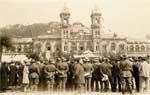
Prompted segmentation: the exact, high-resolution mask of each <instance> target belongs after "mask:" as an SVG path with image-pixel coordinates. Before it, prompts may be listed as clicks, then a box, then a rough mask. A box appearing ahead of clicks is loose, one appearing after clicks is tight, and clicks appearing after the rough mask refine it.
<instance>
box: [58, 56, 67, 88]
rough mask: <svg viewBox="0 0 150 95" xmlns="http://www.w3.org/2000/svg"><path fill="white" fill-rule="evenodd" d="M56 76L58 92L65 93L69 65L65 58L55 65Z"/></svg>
mask: <svg viewBox="0 0 150 95" xmlns="http://www.w3.org/2000/svg"><path fill="white" fill-rule="evenodd" d="M56 68H57V72H58V73H57V75H58V90H59V91H65V89H66V82H67V77H68V76H67V72H68V71H69V65H68V64H67V61H66V59H65V58H62V61H59V63H57V64H56Z"/></svg>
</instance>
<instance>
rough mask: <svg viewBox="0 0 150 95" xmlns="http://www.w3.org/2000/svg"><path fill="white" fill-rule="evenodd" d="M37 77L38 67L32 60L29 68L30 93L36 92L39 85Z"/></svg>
mask: <svg viewBox="0 0 150 95" xmlns="http://www.w3.org/2000/svg"><path fill="white" fill-rule="evenodd" d="M39 75H40V69H39V66H38V64H37V63H36V61H35V60H32V61H31V65H30V67H29V79H30V89H31V91H34V90H35V91H36V90H37V88H38V84H39Z"/></svg>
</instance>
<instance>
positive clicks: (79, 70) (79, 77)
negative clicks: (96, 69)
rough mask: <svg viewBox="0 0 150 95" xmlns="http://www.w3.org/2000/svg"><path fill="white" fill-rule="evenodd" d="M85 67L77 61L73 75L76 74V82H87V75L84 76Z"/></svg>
mask: <svg viewBox="0 0 150 95" xmlns="http://www.w3.org/2000/svg"><path fill="white" fill-rule="evenodd" d="M84 74H85V72H84V68H83V66H82V65H81V64H79V63H76V64H74V66H73V75H74V76H75V78H74V83H77V84H79V83H83V84H84V83H85V77H84Z"/></svg>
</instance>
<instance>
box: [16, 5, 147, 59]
mask: <svg viewBox="0 0 150 95" xmlns="http://www.w3.org/2000/svg"><path fill="white" fill-rule="evenodd" d="M59 16H60V22H53V23H51V26H50V29H49V30H48V31H45V33H43V34H41V35H39V36H37V37H35V38H34V39H33V40H31V41H30V42H28V45H29V46H30V50H31V48H32V49H33V52H36V53H39V54H46V56H48V57H51V56H54V55H56V54H57V53H60V52H61V53H72V54H81V53H82V52H84V51H87V50H90V51H92V52H93V53H94V54H95V55H108V54H110V53H115V54H117V53H119V54H128V55H129V56H139V55H142V56H145V55H147V54H150V41H149V40H148V39H146V40H144V41H141V40H140V41H139V40H135V41H132V40H130V39H128V38H125V37H118V36H117V35H116V34H114V33H105V32H102V31H101V16H102V14H101V13H100V12H99V10H98V9H94V10H93V11H92V13H91V16H90V18H91V27H90V28H88V27H86V26H84V25H83V24H82V23H80V22H75V23H73V24H70V16H71V13H70V12H69V10H68V8H67V7H66V6H65V7H64V8H63V10H62V12H61V13H60V15H59ZM15 42H16V43H17V45H16V50H15V51H16V52H17V51H18V52H19V51H21V52H24V53H26V52H27V51H26V50H27V49H25V47H27V46H26V43H25V42H17V41H15ZM20 43H23V44H24V45H21V44H20ZM29 46H28V47H29ZM19 47H20V50H19Z"/></svg>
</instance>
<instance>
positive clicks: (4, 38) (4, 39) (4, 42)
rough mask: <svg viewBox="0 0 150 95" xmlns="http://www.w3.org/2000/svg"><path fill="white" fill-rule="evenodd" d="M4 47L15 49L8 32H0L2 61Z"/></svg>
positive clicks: (0, 59) (0, 57)
mask: <svg viewBox="0 0 150 95" xmlns="http://www.w3.org/2000/svg"><path fill="white" fill-rule="evenodd" d="M4 48H7V49H13V45H12V40H11V38H10V37H9V36H8V35H7V34H4V33H2V32H0V63H1V61H2V54H3V49H4Z"/></svg>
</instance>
